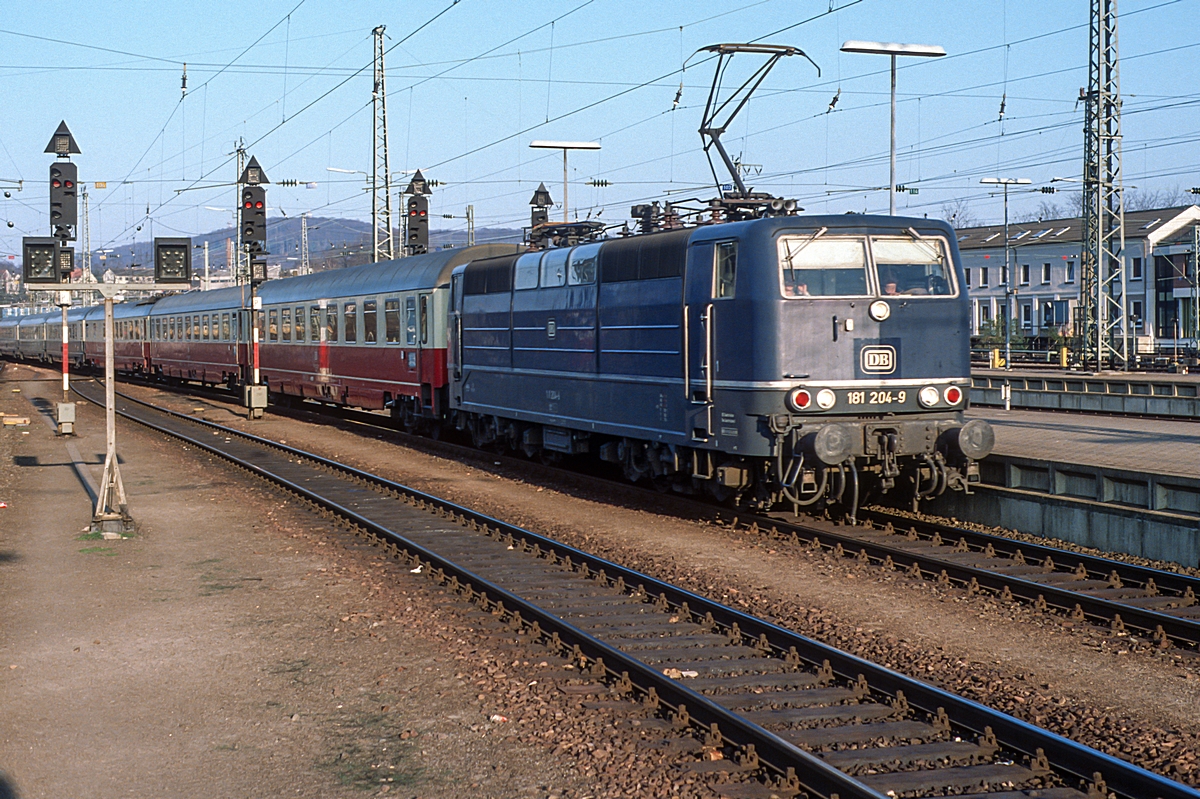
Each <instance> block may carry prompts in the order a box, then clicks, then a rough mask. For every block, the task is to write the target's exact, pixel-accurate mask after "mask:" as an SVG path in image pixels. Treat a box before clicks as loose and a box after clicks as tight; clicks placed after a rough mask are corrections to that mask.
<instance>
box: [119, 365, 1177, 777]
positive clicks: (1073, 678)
mask: <svg viewBox="0 0 1200 799" xmlns="http://www.w3.org/2000/svg"><path fill="white" fill-rule="evenodd" d="M134 393H140V394H142V395H143V396H147V397H153V398H154V399H155V400H156V401H164V402H172V403H175V405H176V407H179V408H184V407H186V408H201V407H204V408H205V410H204V411H203V412H202V413H201V414H200V415H204V416H207V417H208V418H210V419H212V420H214V421H217V422H220V423H223V424H227V423H228V424H233V425H235V426H241V427H245V428H247V429H252V430H253V431H254V432H256V433H257V434H259V435H263V436H266V437H269V438H274V439H276V440H281V441H286V442H288V443H290V444H292V445H295V446H298V447H301V448H303V449H307V450H309V451H312V452H315V453H318V454H322V455H325V456H328V457H332V458H337V459H339V460H342V461H344V462H347V463H350V464H353V465H355V466H358V467H360V468H363V469H366V470H368V471H372V472H375V473H378V474H381V475H384V476H387V477H390V478H392V479H395V480H398V481H400V482H403V483H406V484H409V485H412V486H414V487H416V488H420V489H422V490H425V491H429V492H431V493H433V494H436V495H439V496H442V497H446V498H448V499H451V500H454V501H457V502H461V503H463V504H466V505H470V506H471V507H474V508H476V509H478V510H481V511H483V512H486V513H490V514H492V515H494V516H497V517H498V518H502V519H505V520H506V521H509V522H513V523H516V524H519V525H522V526H525V527H528V528H530V529H532V530H535V531H537V532H541V533H544V534H547V535H551V536H554V537H556V538H559V539H561V540H564V541H566V542H568V543H572V544H575V545H578V546H581V547H583V548H587V549H590V550H592V551H595V552H597V553H598V554H601V555H606V556H608V557H611V558H612V559H614V560H617V561H619V562H622V563H624V564H625V565H628V566H632V567H634V568H639V569H642V570H644V571H647V572H649V573H651V574H654V575H655V576H659V577H662V578H663V579H669V580H672V581H675V582H679V583H681V584H683V585H685V586H687V587H690V588H692V589H693V590H697V591H699V592H701V593H704V594H707V595H709V596H714V597H716V598H718V599H722V600H723V601H725V602H728V603H730V604H733V605H735V606H740V607H745V608H749V609H751V610H753V611H754V612H757V613H765V614H768V615H771V616H773V617H774V618H777V619H779V620H781V621H783V622H785V623H787V624H788V626H791V627H793V628H794V629H797V630H798V631H799V632H802V633H805V634H809V635H813V636H814V637H817V638H819V639H822V640H825V641H826V642H828V643H831V644H834V645H837V646H841V647H843V648H846V649H849V650H850V651H853V652H856V653H858V654H861V655H863V656H866V657H870V658H871V659H874V660H876V661H878V662H882V663H884V664H885V665H889V666H891V667H892V668H895V669H897V670H899V671H903V672H906V673H909V674H913V675H914V676H917V677H920V678H922V679H926V680H929V681H931V682H935V683H938V684H941V685H943V686H945V687H947V688H949V689H950V690H955V691H957V692H960V693H963V694H964V695H967V696H970V697H971V698H974V699H977V700H980V701H984V702H987V703H989V704H992V705H993V706H996V707H999V708H1000V709H1003V710H1006V711H1008V712H1011V713H1013V714H1014V715H1017V716H1018V717H1021V718H1025V719H1027V720H1029V721H1031V722H1034V723H1036V724H1039V725H1044V726H1047V727H1049V728H1050V729H1053V730H1055V731H1057V732H1059V733H1061V734H1064V735H1068V736H1070V737H1073V738H1076V739H1078V740H1081V741H1083V742H1084V743H1088V744H1089V745H1093V746H1097V747H1099V748H1102V749H1104V750H1105V751H1108V752H1110V753H1112V754H1116V755H1118V756H1121V757H1124V758H1126V759H1130V760H1133V761H1134V762H1138V763H1140V764H1142V765H1145V766H1146V767H1149V768H1152V769H1154V770H1157V771H1161V772H1165V773H1169V774H1173V775H1175V776H1177V777H1178V778H1180V779H1183V780H1184V781H1187V782H1190V783H1193V784H1195V783H1196V782H1197V781H1200V764H1198V762H1197V753H1198V752H1200V676H1198V673H1197V671H1196V663H1195V659H1194V658H1179V657H1171V656H1170V655H1162V654H1156V653H1154V652H1153V651H1152V650H1150V649H1149V648H1147V647H1142V646H1131V645H1130V644H1129V642H1128V639H1119V638H1113V637H1111V636H1108V635H1107V634H1105V633H1104V632H1103V631H1099V630H1096V629H1095V628H1091V627H1087V626H1080V627H1076V626H1074V625H1072V624H1070V623H1069V622H1065V621H1064V620H1063V619H1061V618H1059V617H1055V616H1052V615H1049V614H1043V613H1039V612H1037V611H1034V610H1032V609H1029V608H1023V607H1020V606H1017V607H1013V606H1007V605H1001V604H1000V603H999V602H997V601H995V600H991V599H988V598H984V597H975V598H969V597H967V596H966V595H965V594H964V593H963V592H961V591H957V590H951V591H940V590H938V589H936V588H935V587H934V586H932V585H931V584H929V583H920V582H915V581H912V580H909V579H908V578H905V577H903V576H901V575H896V574H885V573H883V572H882V571H881V570H878V569H868V570H863V569H861V568H859V567H856V566H855V565H854V564H853V563H850V562H843V561H838V560H836V559H833V558H831V557H829V556H826V555H814V554H811V553H809V552H807V551H806V550H801V549H797V548H794V547H787V546H780V545H779V544H774V543H771V542H769V541H765V540H764V539H762V538H761V537H756V536H749V535H745V534H744V533H739V532H734V531H730V530H728V529H724V528H721V527H717V526H715V525H712V524H709V523H704V522H697V521H694V520H689V519H684V518H679V517H676V516H671V515H669V514H667V513H658V512H652V511H650V510H647V509H646V508H645V507H644V503H643V506H642V507H638V506H637V503H632V504H630V503H625V502H621V503H617V504H614V503H613V501H612V498H611V497H609V496H607V495H606V492H605V489H604V488H603V487H602V486H601V487H599V488H597V489H596V490H595V491H588V490H586V489H585V490H570V491H569V492H568V491H566V490H561V489H560V488H559V487H552V486H550V485H549V484H543V483H540V482H538V481H537V480H536V479H535V478H533V477H531V476H530V475H528V474H523V473H521V471H520V470H519V469H508V468H507V467H501V466H499V465H492V464H491V461H489V460H487V459H486V456H484V457H483V458H481V459H479V460H476V461H475V462H474V463H472V464H468V466H467V468H464V465H463V464H462V463H460V462H457V461H455V460H450V459H447V458H443V457H439V456H436V455H431V454H428V453H426V452H422V451H418V450H414V449H411V448H407V447H405V446H400V445H398V444H397V443H395V442H394V441H390V440H380V439H383V438H385V436H384V434H380V433H377V432H373V431H370V430H366V429H358V430H354V429H349V430H347V429H339V428H338V427H336V426H332V425H329V424H314V423H307V422H304V421H297V420H296V419H294V418H283V417H279V416H275V415H272V414H268V416H267V418H266V419H264V420H261V421H256V422H253V423H251V422H247V421H245V420H243V419H241V418H240V417H239V416H238V415H237V414H236V413H235V411H236V410H237V409H236V408H235V407H232V406H227V405H223V404H220V403H209V402H204V401H196V400H195V399H194V398H189V399H180V398H174V399H172V398H171V395H169V394H167V393H166V392H162V391H159V390H156V389H153V388H139V389H136V390H135V392H134ZM627 505H629V506H627Z"/></svg>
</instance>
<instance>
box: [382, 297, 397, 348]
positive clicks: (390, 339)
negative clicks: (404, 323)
mask: <svg viewBox="0 0 1200 799" xmlns="http://www.w3.org/2000/svg"><path fill="white" fill-rule="evenodd" d="M383 321H384V335H385V336H387V339H386V341H387V343H388V344H399V343H400V300H397V299H391V300H384V301H383Z"/></svg>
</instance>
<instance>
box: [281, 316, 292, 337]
mask: <svg viewBox="0 0 1200 799" xmlns="http://www.w3.org/2000/svg"><path fill="white" fill-rule="evenodd" d="M279 332H280V333H281V334H282V335H281V336H280V337H279V340H280V341H291V340H292V309H291V308H284V309H282V310H281V311H280V312H279Z"/></svg>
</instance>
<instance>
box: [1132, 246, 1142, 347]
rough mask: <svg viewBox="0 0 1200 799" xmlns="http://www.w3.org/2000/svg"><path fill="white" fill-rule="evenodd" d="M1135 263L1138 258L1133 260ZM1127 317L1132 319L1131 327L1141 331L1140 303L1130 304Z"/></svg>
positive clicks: (1138, 301)
mask: <svg viewBox="0 0 1200 799" xmlns="http://www.w3.org/2000/svg"><path fill="white" fill-rule="evenodd" d="M1134 260H1135V261H1140V260H1141V259H1140V258H1135V259H1134ZM1129 315H1130V316H1132V317H1133V326H1134V327H1135V328H1137V329H1138V330H1141V329H1142V301H1141V300H1134V301H1133V302H1132V303H1130V307H1129Z"/></svg>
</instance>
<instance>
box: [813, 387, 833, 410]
mask: <svg viewBox="0 0 1200 799" xmlns="http://www.w3.org/2000/svg"><path fill="white" fill-rule="evenodd" d="M835 402H837V394H834V393H833V391H832V390H830V389H828V388H823V389H821V390H820V391H818V392H817V407H818V408H820V409H821V410H823V411H827V410H829V409H830V408H832V407H833V404H834V403H835Z"/></svg>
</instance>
